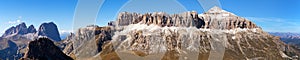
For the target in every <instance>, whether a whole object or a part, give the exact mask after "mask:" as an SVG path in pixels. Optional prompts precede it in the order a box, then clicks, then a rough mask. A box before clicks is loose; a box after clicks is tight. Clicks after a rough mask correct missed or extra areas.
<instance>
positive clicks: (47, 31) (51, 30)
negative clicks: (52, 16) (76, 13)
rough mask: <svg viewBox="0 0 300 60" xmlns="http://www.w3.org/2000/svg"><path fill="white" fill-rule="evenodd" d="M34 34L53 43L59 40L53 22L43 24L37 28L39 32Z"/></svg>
mask: <svg viewBox="0 0 300 60" xmlns="http://www.w3.org/2000/svg"><path fill="white" fill-rule="evenodd" d="M36 34H37V36H46V37H48V38H49V39H52V40H54V41H60V40H61V38H60V35H59V32H58V29H57V26H56V24H54V23H53V22H49V23H43V24H42V25H41V26H40V27H39V30H38V32H37V33H36Z"/></svg>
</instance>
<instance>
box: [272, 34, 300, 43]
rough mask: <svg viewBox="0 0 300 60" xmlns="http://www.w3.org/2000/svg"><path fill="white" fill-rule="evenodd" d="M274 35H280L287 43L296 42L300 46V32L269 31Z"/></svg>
mask: <svg viewBox="0 0 300 60" xmlns="http://www.w3.org/2000/svg"><path fill="white" fill-rule="evenodd" d="M269 33H270V34H272V35H274V36H279V37H280V39H281V40H282V41H283V42H285V43H287V44H295V45H297V46H299V47H300V33H290V32H269Z"/></svg>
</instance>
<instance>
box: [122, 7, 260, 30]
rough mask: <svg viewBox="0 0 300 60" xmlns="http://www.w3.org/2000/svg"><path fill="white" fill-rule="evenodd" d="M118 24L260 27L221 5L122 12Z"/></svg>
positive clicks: (232, 27)
mask: <svg viewBox="0 0 300 60" xmlns="http://www.w3.org/2000/svg"><path fill="white" fill-rule="evenodd" d="M116 22H117V25H118V26H126V25H129V24H137V23H141V24H147V25H149V24H155V25H158V26H161V27H164V26H168V27H170V26H175V27H197V28H206V29H234V28H249V29H250V28H259V27H258V26H256V25H255V24H254V23H253V22H251V21H249V20H247V19H245V18H242V17H239V16H236V15H234V14H232V13H230V12H227V11H225V10H222V9H221V8H219V7H213V8H211V9H210V10H209V11H207V12H205V13H203V14H198V13H197V12H195V11H191V12H185V13H181V14H173V15H169V14H166V13H164V12H154V13H146V14H137V13H128V12H123V13H120V14H119V16H118V19H117V21H116Z"/></svg>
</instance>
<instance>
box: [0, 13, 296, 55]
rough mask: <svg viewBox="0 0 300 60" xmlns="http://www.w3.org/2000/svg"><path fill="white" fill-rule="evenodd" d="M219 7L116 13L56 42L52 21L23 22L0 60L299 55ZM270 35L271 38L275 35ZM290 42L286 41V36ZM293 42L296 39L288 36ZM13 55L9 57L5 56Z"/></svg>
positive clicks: (5, 39) (4, 44)
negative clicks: (105, 23) (112, 18)
mask: <svg viewBox="0 0 300 60" xmlns="http://www.w3.org/2000/svg"><path fill="white" fill-rule="evenodd" d="M271 34H273V33H268V32H265V31H263V30H262V28H260V27H259V26H258V25H256V24H255V23H254V22H251V21H250V20H248V19H245V18H243V17H239V16H237V15H235V14H233V13H231V12H228V11H225V10H223V9H221V8H219V7H213V8H211V9H210V10H208V11H207V12H204V13H201V14H198V13H197V12H196V11H188V12H183V13H178V14H167V13H164V12H152V13H145V14H139V13H134V12H122V13H119V15H118V17H117V19H116V21H111V22H109V23H108V26H102V27H99V26H97V25H89V26H86V27H82V28H79V29H78V30H76V32H74V33H70V34H69V35H68V36H67V37H66V38H65V39H61V38H60V35H59V32H58V29H57V26H56V25H55V24H54V23H53V22H49V23H43V24H41V26H40V27H39V29H38V30H37V31H36V30H35V28H34V26H32V25H31V26H29V27H28V28H27V27H26V24H25V23H22V24H20V25H17V26H16V27H12V28H10V29H8V30H7V31H5V34H3V35H2V37H0V44H1V45H0V48H1V49H0V52H1V53H0V58H1V59H9V60H13V59H21V60H27V59H29V60H30V59H37V60H44V59H45V60H73V59H75V60H145V59H148V60H286V59H299V58H298V56H300V50H298V49H296V48H295V47H292V46H290V45H288V44H286V43H284V42H285V41H284V42H282V41H281V40H283V39H282V38H283V37H278V35H276V34H273V35H271ZM274 35H275V36H274ZM288 37H289V38H290V36H288ZM293 38H296V37H293ZM8 51H9V52H12V53H8Z"/></svg>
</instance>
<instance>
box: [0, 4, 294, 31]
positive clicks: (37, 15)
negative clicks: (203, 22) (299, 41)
mask: <svg viewBox="0 0 300 60" xmlns="http://www.w3.org/2000/svg"><path fill="white" fill-rule="evenodd" d="M219 1H220V3H221V7H222V8H223V9H224V10H227V11H229V12H232V13H234V14H236V15H238V16H241V17H244V18H247V19H249V20H251V21H253V22H255V23H256V24H257V25H258V26H260V27H262V28H263V30H265V31H268V32H296V33H300V24H299V23H300V21H299V19H300V17H299V16H300V12H299V10H300V7H299V6H300V1H299V0H275V1H267V0H243V1H236V0H226V1H225V0H219ZM66 2H67V3H66ZM77 2H78V1H77V0H1V1H0V9H1V10H0V23H1V26H0V28H1V29H0V35H2V34H3V33H4V31H5V30H6V29H8V28H9V27H11V26H15V25H17V24H20V23H21V22H25V23H26V24H27V26H29V25H31V24H33V25H34V26H35V28H38V27H39V25H40V24H42V23H43V22H54V23H56V24H57V26H58V29H59V30H60V33H61V34H62V33H66V32H71V31H72V27H70V26H72V22H73V16H74V11H75V8H76V4H77ZM126 2H127V0H106V1H105V2H104V3H103V5H102V7H101V8H100V11H99V13H98V17H97V19H96V20H97V22H96V24H97V25H100V26H105V25H106V24H107V22H109V21H114V20H116V17H115V16H116V14H117V13H118V11H119V9H120V8H121V7H122V5H123V4H125V3H126ZM178 2H179V3H181V4H182V5H183V6H184V7H185V8H186V9H187V10H188V11H193V10H195V11H197V12H198V13H203V10H204V9H202V7H201V4H199V3H198V2H197V0H188V1H186V0H178ZM141 3H145V2H141Z"/></svg>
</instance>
